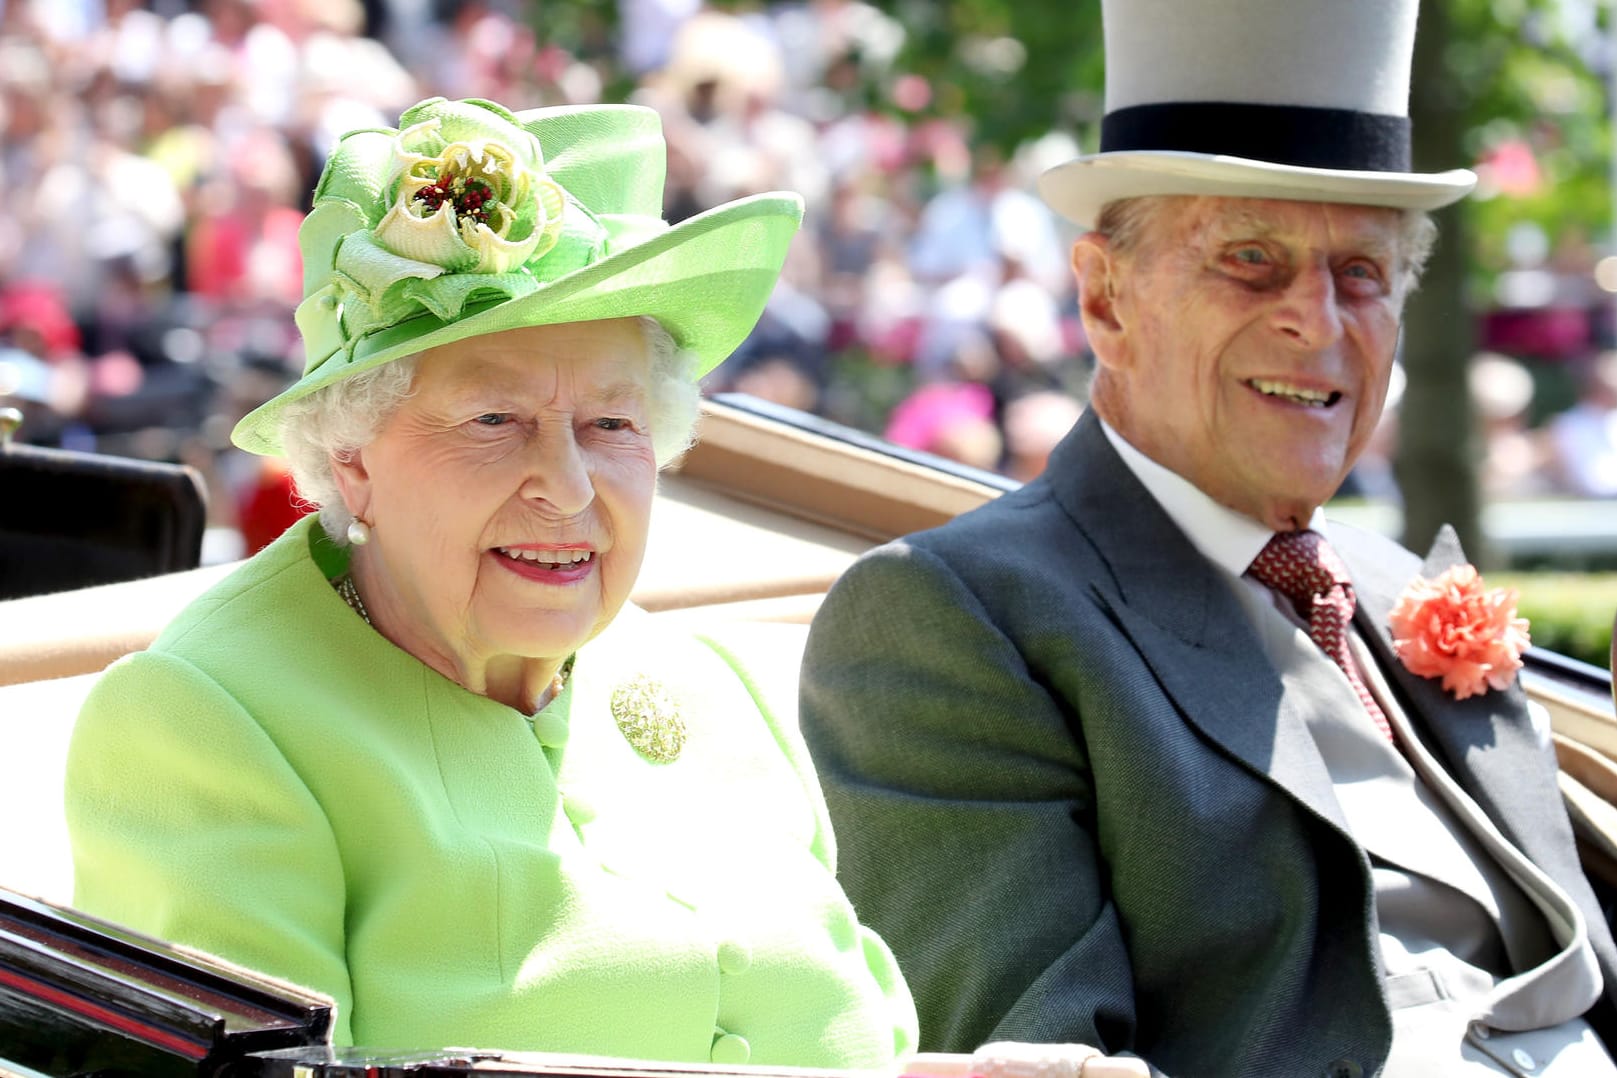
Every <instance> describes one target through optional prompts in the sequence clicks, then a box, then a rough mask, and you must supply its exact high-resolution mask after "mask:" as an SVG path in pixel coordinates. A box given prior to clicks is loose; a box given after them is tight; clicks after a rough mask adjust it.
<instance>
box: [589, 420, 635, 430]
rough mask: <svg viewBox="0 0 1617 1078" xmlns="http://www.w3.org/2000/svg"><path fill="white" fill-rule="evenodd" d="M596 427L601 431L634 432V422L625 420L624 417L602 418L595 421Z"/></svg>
mask: <svg viewBox="0 0 1617 1078" xmlns="http://www.w3.org/2000/svg"><path fill="white" fill-rule="evenodd" d="M595 426H596V427H597V428H599V429H600V430H609V431H617V430H633V429H634V421H633V420H630V419H625V418H623V417H622V416H602V417H601V418H600V419H597V420H596V421H595Z"/></svg>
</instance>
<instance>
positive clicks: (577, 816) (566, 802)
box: [561, 793, 595, 827]
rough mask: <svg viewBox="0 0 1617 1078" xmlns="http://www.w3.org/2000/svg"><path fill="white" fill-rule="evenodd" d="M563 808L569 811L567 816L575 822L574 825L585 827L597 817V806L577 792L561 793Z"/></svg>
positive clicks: (564, 810) (566, 811)
mask: <svg viewBox="0 0 1617 1078" xmlns="http://www.w3.org/2000/svg"><path fill="white" fill-rule="evenodd" d="M561 810H562V811H563V812H565V813H567V818H568V819H569V820H571V821H572V822H573V826H574V827H583V826H584V825H585V824H587V823H589V822H590V821H591V820H593V819H595V806H594V805H592V804H590V803H589V801H588V800H586V799H585V798H582V797H579V796H578V795H576V794H570V793H564V794H562V795H561Z"/></svg>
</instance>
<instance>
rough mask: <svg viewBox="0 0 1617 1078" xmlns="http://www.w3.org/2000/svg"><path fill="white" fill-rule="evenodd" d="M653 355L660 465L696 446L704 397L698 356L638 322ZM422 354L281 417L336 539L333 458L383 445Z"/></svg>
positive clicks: (332, 388) (293, 459) (298, 469)
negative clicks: (697, 369) (384, 429)
mask: <svg viewBox="0 0 1617 1078" xmlns="http://www.w3.org/2000/svg"><path fill="white" fill-rule="evenodd" d="M638 321H639V323H640V326H641V330H642V332H643V333H644V334H645V338H646V346H647V350H648V352H649V353H650V360H651V362H650V368H651V384H650V391H651V399H650V409H651V414H650V424H651V446H652V452H653V454H654V455H655V456H656V460H657V467H658V468H663V467H666V466H667V465H669V464H671V463H673V462H674V461H675V460H678V459H679V456H680V454H682V453H684V452H685V450H686V449H688V448H690V444H691V440H692V436H693V434H694V432H695V430H696V418H697V415H698V414H699V412H700V410H701V406H702V391H701V387H700V386H698V385H697V381H696V377H695V362H696V360H695V357H694V356H692V355H691V354H690V353H688V352H684V351H681V350H680V349H679V348H678V347H677V346H676V345H675V344H674V338H673V337H672V336H671V335H670V334H669V332H668V331H667V330H666V329H664V328H663V326H662V323H660V322H658V321H657V320H656V319H655V318H651V317H649V316H644V317H641V318H639V319H638ZM420 358H421V357H420V356H418V355H417V356H407V357H405V358H404V359H398V360H394V361H393V362H391V363H384V364H382V365H381V366H379V367H373V368H371V369H370V370H368V371H361V372H360V373H359V374H356V375H354V376H352V377H350V378H344V379H342V380H340V381H337V382H333V383H331V384H330V385H328V386H324V387H322V388H320V389H317V390H315V391H314V392H313V393H310V394H309V395H308V396H306V397H302V398H300V399H298V400H295V401H293V402H291V403H290V404H288V405H287V406H286V407H285V408H284V409H282V411H281V418H280V431H281V446H282V450H283V452H284V453H285V456H286V459H287V463H288V464H289V465H290V466H291V469H292V478H293V480H294V481H295V482H296V483H297V487H298V493H299V494H300V495H302V497H303V498H304V500H305V501H307V502H309V503H311V504H313V505H315V506H316V507H318V508H319V510H320V526H321V527H322V528H324V529H325V530H326V534H327V535H329V536H330V537H331V538H332V540H333V541H335V542H337V543H341V544H346V543H347V542H348V525H349V524H351V523H353V520H354V517H353V514H352V513H350V512H349V511H348V507H347V506H346V505H345V504H344V503H343V500H342V490H341V488H340V487H338V485H337V477H336V473H335V470H334V469H333V466H332V462H333V460H340V461H349V460H352V459H353V456H354V453H355V452H357V451H358V450H360V449H363V448H364V447H365V446H367V445H369V444H370V443H371V442H372V441H374V440H375V439H376V436H377V434H378V433H380V432H381V429H382V427H383V426H384V425H385V424H386V423H387V421H388V419H389V418H391V417H392V415H393V413H394V411H396V410H397V409H398V407H399V405H400V404H402V403H404V401H405V399H406V398H408V397H409V396H410V387H411V386H412V385H413V384H414V381H415V372H416V366H417V364H418V362H419V360H420Z"/></svg>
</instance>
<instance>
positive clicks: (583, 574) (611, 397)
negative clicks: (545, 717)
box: [345, 319, 657, 670]
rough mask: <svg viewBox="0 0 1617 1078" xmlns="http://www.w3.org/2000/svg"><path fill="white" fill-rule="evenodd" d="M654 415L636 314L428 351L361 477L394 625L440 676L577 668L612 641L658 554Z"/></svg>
mask: <svg viewBox="0 0 1617 1078" xmlns="http://www.w3.org/2000/svg"><path fill="white" fill-rule="evenodd" d="M649 412H650V400H649V355H648V351H647V347H646V342H645V340H644V337H643V335H642V332H641V329H640V326H639V324H638V323H637V322H636V321H634V320H632V319H618V320H614V321H602V322H574V323H567V324H563V325H555V326H541V327H535V328H528V329H513V330H506V331H504V332H500V333H491V334H487V335H484V336H480V337H472V338H469V339H467V340H463V341H459V342H456V343H454V344H450V345H445V346H444V347H441V348H436V349H433V350H431V351H428V352H426V353H424V354H423V355H422V357H421V360H420V364H419V366H418V368H417V372H416V377H415V382H414V384H413V386H412V392H411V395H410V396H409V397H408V398H407V399H406V400H405V401H404V403H403V404H402V405H400V406H399V408H398V410H397V411H396V412H395V413H394V414H393V415H392V416H391V417H390V418H389V420H388V421H387V423H386V425H385V426H384V427H383V428H382V431H381V433H380V434H379V435H378V436H377V438H376V439H375V440H374V441H373V442H372V443H371V444H370V445H368V446H365V447H364V449H362V450H361V451H360V454H359V457H358V459H357V460H356V461H355V462H354V463H353V464H351V465H348V466H345V470H346V471H348V472H349V473H353V472H356V471H357V472H358V473H359V475H358V477H357V480H356V482H355V485H354V487H353V490H354V494H353V495H352V496H350V497H349V499H348V500H349V502H350V508H353V509H355V510H356V512H357V515H358V516H360V517H361V518H362V519H364V520H365V521H366V522H368V523H369V524H370V526H371V530H372V540H371V542H370V543H369V544H368V545H367V546H366V547H365V548H364V550H365V554H364V556H365V557H366V558H368V559H372V561H373V564H374V565H375V566H376V567H377V569H378V570H379V571H378V572H377V573H376V574H375V575H376V577H377V582H376V586H372V587H371V588H370V591H369V593H367V595H366V603H367V606H369V607H370V608H371V612H372V614H373V615H374V616H376V617H377V619H378V624H379V625H386V627H387V632H388V635H389V636H390V637H392V638H393V639H394V642H395V643H397V644H399V645H400V646H401V647H403V648H405V650H407V651H409V652H411V653H412V654H414V655H415V656H416V657H417V658H420V659H422V660H423V661H424V662H426V663H427V664H428V665H430V666H434V667H435V668H437V669H439V670H444V669H446V664H447V666H449V667H453V668H456V669H465V668H466V667H468V666H473V665H476V664H480V663H487V662H489V661H491V660H494V659H499V658H504V657H508V656H515V657H520V658H536V659H551V660H559V659H563V658H565V657H566V656H567V655H569V654H571V653H572V652H573V651H574V650H575V649H576V648H578V646H579V645H581V644H583V643H584V642H585V641H586V640H588V639H590V638H591V637H593V636H594V635H595V634H597V633H598V632H600V631H601V629H603V628H604V627H605V626H606V624H607V623H608V622H610V621H611V620H612V618H613V617H614V616H615V615H616V614H617V612H618V610H619V608H620V607H621V606H622V605H623V603H624V601H625V600H626V599H627V598H628V597H629V592H630V589H631V588H632V587H633V585H634V581H635V577H636V576H637V575H638V573H639V571H640V562H641V558H642V556H643V554H644V552H645V543H646V532H647V529H648V527H649V525H650V519H651V504H652V495H653V493H654V492H655V488H656V475H657V466H656V463H655V460H654V457H653V454H652V445H651V434H650V429H649V421H650V416H649ZM356 500H357V504H355V503H356ZM379 608H380V609H379ZM384 614H385V615H386V618H385V621H384V620H383V618H384ZM435 660H436V661H435Z"/></svg>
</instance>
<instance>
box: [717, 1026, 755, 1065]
mask: <svg viewBox="0 0 1617 1078" xmlns="http://www.w3.org/2000/svg"><path fill="white" fill-rule="evenodd" d="M708 1058H709V1059H710V1060H712V1061H713V1062H714V1063H745V1062H746V1061H747V1060H749V1059H751V1058H752V1045H750V1044H748V1043H747V1038H745V1037H739V1036H737V1035H736V1034H734V1033H721V1034H719V1035H718V1036H717V1037H714V1038H713V1051H712V1052H710V1053H709V1054H708Z"/></svg>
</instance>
